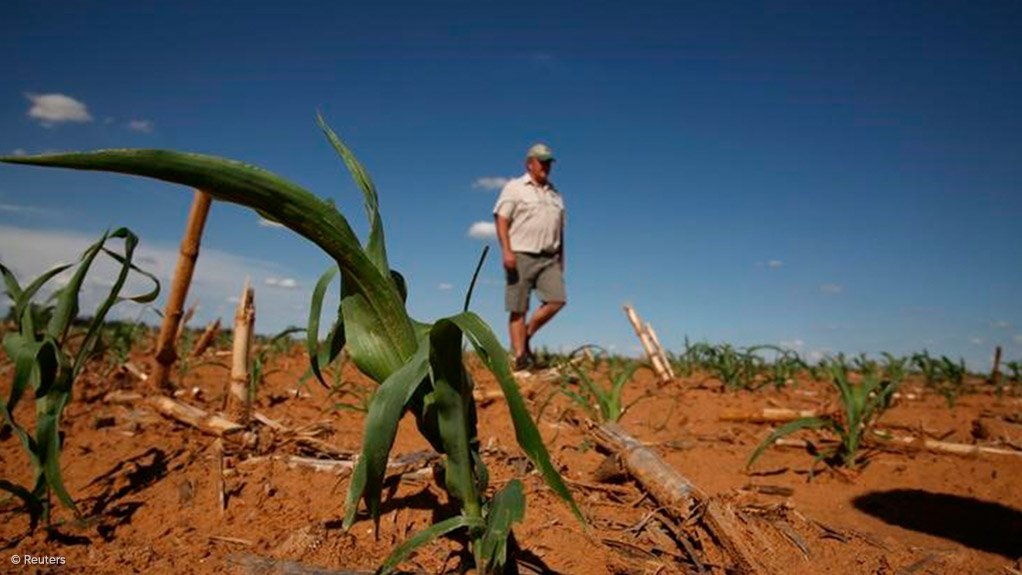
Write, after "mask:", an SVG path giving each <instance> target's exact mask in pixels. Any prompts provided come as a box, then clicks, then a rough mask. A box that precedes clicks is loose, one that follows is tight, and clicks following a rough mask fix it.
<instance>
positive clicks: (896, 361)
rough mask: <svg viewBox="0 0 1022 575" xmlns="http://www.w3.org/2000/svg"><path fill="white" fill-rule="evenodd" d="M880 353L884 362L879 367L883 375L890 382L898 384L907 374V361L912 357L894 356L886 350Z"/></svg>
mask: <svg viewBox="0 0 1022 575" xmlns="http://www.w3.org/2000/svg"><path fill="white" fill-rule="evenodd" d="M882 355H883V356H884V363H883V366H882V367H881V369H882V371H883V374H884V377H886V378H887V379H889V380H890V381H891V382H892V383H896V384H900V383H901V382H902V381H904V379H905V376H906V375H908V368H909V362H910V361H911V360H912V358H910V357H895V356H894V355H892V354H890V353H888V352H886V351H885V352H883V354H882Z"/></svg>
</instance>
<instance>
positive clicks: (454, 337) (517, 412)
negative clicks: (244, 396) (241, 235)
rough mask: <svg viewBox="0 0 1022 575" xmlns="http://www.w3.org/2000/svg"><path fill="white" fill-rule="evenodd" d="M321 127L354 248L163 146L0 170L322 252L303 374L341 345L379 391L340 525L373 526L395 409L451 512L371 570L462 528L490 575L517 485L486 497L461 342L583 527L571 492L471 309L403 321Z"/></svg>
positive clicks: (269, 191)
mask: <svg viewBox="0 0 1022 575" xmlns="http://www.w3.org/2000/svg"><path fill="white" fill-rule="evenodd" d="M317 119H318V123H319V126H320V128H321V129H322V130H323V132H324V133H325V135H326V137H327V139H328V140H329V142H330V143H331V145H332V146H333V148H334V149H335V150H336V152H337V153H338V155H339V156H340V157H341V159H342V160H343V161H344V163H345V164H346V166H347V168H348V171H349V172H350V173H351V175H352V176H353V178H354V180H355V182H356V184H357V185H358V187H359V188H360V189H361V191H362V193H363V198H364V206H365V211H366V215H367V217H368V220H369V230H370V231H369V237H368V238H367V241H366V243H365V245H364V246H363V245H362V243H361V242H360V241H359V239H358V238H357V236H356V235H355V233H354V232H353V231H352V229H351V227H350V226H349V224H348V221H347V220H346V219H345V217H344V216H343V215H342V214H341V213H340V212H339V211H338V210H337V209H336V207H335V206H334V205H333V203H332V202H328V201H325V200H322V199H319V198H317V197H316V196H314V195H313V194H312V193H310V192H308V191H306V190H305V189H303V188H301V187H299V186H297V185H295V184H293V183H291V182H289V181H286V180H284V179H283V178H280V177H278V176H276V175H275V174H272V173H270V172H268V171H266V170H263V169H261V168H257V167H254V166H251V165H248V164H244V163H241V162H237V161H233V160H227V159H223V158H218V157H213V156H207V155H201V154H192V153H182V152H176V151H169V150H137V149H136V150H105V151H97V152H88V153H73V154H57V155H48V156H35V157H23V156H19V157H7V158H3V160H4V161H6V162H11V163H20V164H32V165H37V166H54V167H63V168H74V169H83V170H100V171H109V172H121V173H126V174H133V175H139V176H147V177H151V178H156V179H160V180H164V181H168V182H172V183H177V184H182V185H184V186H189V187H191V188H196V189H201V190H203V191H205V192H207V193H209V194H211V195H212V196H213V197H214V198H216V199H218V200H221V201H227V202H232V203H236V204H240V205H243V206H247V207H249V208H252V209H254V210H256V211H257V212H258V213H259V214H260V215H262V216H263V217H264V218H266V219H269V220H271V221H276V222H278V223H280V224H282V225H284V226H286V227H288V228H289V229H291V230H292V231H294V232H296V233H298V234H300V235H301V236H303V237H305V238H306V239H308V240H310V241H312V242H313V243H314V244H316V245H317V246H319V247H320V248H321V249H323V250H324V251H325V252H326V253H327V254H328V255H329V256H330V257H331V258H333V259H334V261H335V262H336V264H337V266H336V267H335V268H331V269H330V270H328V272H327V273H325V274H324V275H323V277H322V278H320V281H319V282H318V283H317V285H316V288H315V289H314V292H313V305H312V313H310V316H309V326H308V339H307V342H308V350H309V357H310V362H311V368H312V371H313V373H314V374H315V375H316V377H317V379H319V380H320V381H322V374H321V372H320V366H326V365H327V364H329V363H330V360H331V359H332V358H333V357H335V356H336V355H337V353H339V352H340V350H341V348H342V347H345V348H346V349H347V352H348V354H349V356H350V358H351V360H352V361H353V362H354V364H355V365H356V366H357V367H358V368H359V369H360V370H361V371H362V372H363V373H365V374H366V375H367V376H369V377H370V378H371V379H373V380H374V381H375V382H377V383H378V384H379V386H378V387H377V389H376V392H375V394H374V395H373V398H372V400H371V401H370V404H369V412H368V414H367V415H366V421H365V433H364V436H363V440H362V453H361V456H360V457H359V459H358V463H357V465H356V468H355V471H354V472H353V474H352V477H351V483H350V487H349V490H348V494H347V498H346V501H345V506H346V507H345V516H344V525H345V527H350V526H351V525H352V524H353V523H354V522H355V519H356V512H357V510H358V504H359V502H360V501H363V502H364V503H365V505H366V508H367V509H368V511H369V514H370V516H371V517H372V519H373V521H374V523H375V524H376V525H377V526H378V524H379V518H380V502H381V495H382V490H383V480H384V473H385V471H386V464H387V458H388V456H389V454H390V451H391V448H392V446H393V443H394V439H395V436H396V434H397V427H398V422H399V421H400V419H401V417H402V415H403V414H404V413H405V412H406V411H410V412H411V413H412V414H413V415H414V417H415V421H416V424H417V427H418V430H419V431H420V433H422V435H423V436H424V437H425V438H426V440H428V441H429V443H430V444H431V445H432V446H433V448H434V449H436V450H437V451H438V452H440V453H442V454H443V455H444V473H443V483H444V487H445V488H446V490H447V492H448V494H449V495H450V496H451V498H452V499H453V500H455V501H457V502H458V504H459V505H460V506H461V514H460V515H457V516H455V517H451V518H448V519H445V520H443V521H440V522H439V523H437V524H435V525H433V526H431V527H429V528H427V529H426V530H424V531H423V532H421V533H419V534H417V535H415V536H413V537H412V538H411V539H409V540H408V541H407V542H405V543H404V544H402V545H400V546H398V548H397V549H395V550H394V551H393V553H392V555H391V557H390V558H389V559H388V560H387V561H386V562H385V563H384V565H382V566H381V568H380V570H381V571H382V572H389V571H391V570H393V569H394V568H395V567H396V565H397V564H398V563H399V562H400V561H401V560H403V559H404V558H405V557H406V556H407V554H408V553H410V552H411V551H412V550H413V549H414V548H415V547H417V546H418V545H421V544H423V543H426V542H428V541H430V540H432V539H433V538H435V537H438V536H441V535H445V534H447V533H450V532H452V531H455V530H459V529H462V530H466V531H467V532H468V536H469V537H468V539H469V546H470V548H471V551H472V554H473V556H474V558H475V562H476V568H477V569H478V570H479V571H482V572H488V573H492V572H500V571H502V570H503V569H504V567H505V565H507V547H508V541H509V539H510V533H511V525H512V524H513V523H514V522H516V521H518V520H519V519H521V517H522V515H523V513H524V505H525V501H524V495H523V494H522V488H521V484H520V483H519V482H518V481H511V482H509V483H508V484H507V485H505V486H504V488H503V489H501V490H499V491H498V492H497V493H496V494H495V495H494V496H493V498H492V499H490V500H489V501H487V500H486V499H485V498H484V495H483V494H484V493H485V491H486V489H487V484H488V474H487V471H486V466H485V465H484V463H483V460H482V457H481V455H480V450H479V440H478V437H477V435H476V407H475V403H474V402H473V399H472V387H473V382H472V379H471V377H470V375H469V373H468V372H467V370H466V369H465V366H464V364H463V363H462V347H461V344H462V338H463V337H464V338H467V339H468V341H469V342H470V343H471V345H472V346H473V347H474V349H475V351H476V354H477V355H478V357H479V358H480V360H482V362H483V363H484V364H485V365H486V367H487V368H488V369H489V370H490V371H492V372H493V373H494V375H495V376H496V378H497V381H498V382H499V383H500V386H501V388H502V390H503V392H504V395H505V397H506V398H507V405H508V408H509V411H510V414H511V419H512V422H513V424H514V427H515V436H516V439H517V440H518V444H519V445H520V446H521V448H522V450H523V451H524V452H525V454H526V455H527V456H528V457H529V458H530V459H531V460H532V462H533V463H534V464H535V466H536V468H537V469H538V470H539V471H540V473H541V475H542V477H543V478H544V480H545V481H546V483H547V484H548V485H549V486H550V487H551V488H552V489H553V490H554V491H555V492H556V493H557V494H558V495H559V496H560V497H561V498H562V499H563V500H564V501H565V502H567V504H568V505H569V506H570V508H571V510H572V512H573V513H574V514H575V516H576V517H577V518H578V519H579V521H583V519H582V515H581V512H580V511H579V510H578V507H577V506H576V505H575V503H574V501H573V499H572V497H571V494H570V492H569V491H568V489H567V487H566V486H565V484H564V482H563V480H562V479H561V476H560V474H559V473H558V472H557V470H556V469H555V467H554V466H553V464H552V463H551V461H550V456H549V454H548V452H547V450H546V447H545V446H544V444H543V441H542V438H541V437H540V435H539V431H538V430H537V428H536V425H535V423H534V422H533V421H532V418H531V417H530V415H529V413H528V411H527V409H526V406H525V402H524V400H523V399H522V396H521V394H520V392H519V390H518V387H517V385H516V384H515V381H514V378H513V376H512V374H511V369H510V366H509V365H508V358H507V353H506V352H505V350H504V349H503V347H502V346H501V344H500V342H499V341H498V340H497V338H496V337H495V336H494V334H493V332H492V331H491V330H490V328H489V327H488V326H487V325H486V324H485V323H484V322H483V321H482V320H481V319H480V318H479V317H478V316H477V315H475V314H474V313H472V312H468V311H466V312H462V313H460V314H457V315H454V316H451V317H448V318H444V319H441V320H439V321H437V322H435V323H433V324H427V323H421V322H418V321H415V320H413V319H412V318H411V317H409V315H408V312H407V311H406V309H405V303H404V300H405V295H406V293H407V291H406V290H407V287H406V284H405V280H404V278H403V277H402V276H401V275H400V274H399V273H397V272H396V271H394V270H391V269H390V266H389V264H388V260H387V250H386V245H385V241H384V229H383V223H382V219H381V217H380V213H379V203H378V197H377V193H376V188H375V186H374V185H373V183H372V180H371V179H370V177H369V174H368V173H367V172H366V170H365V169H364V168H363V167H362V165H361V164H360V163H359V162H358V160H357V159H356V158H355V156H354V155H353V154H352V153H351V151H350V150H349V149H348V148H347V147H346V146H345V145H344V143H343V142H341V140H340V139H339V138H338V137H337V135H336V134H335V133H334V132H333V130H331V129H330V128H329V127H328V126H327V125H326V123H325V122H324V121H323V119H322V117H321V116H320V117H318V118H317ZM338 271H339V272H340V276H341V282H340V284H341V302H340V306H339V307H340V309H339V312H338V317H337V320H336V321H335V322H334V324H333V326H332V328H331V329H330V330H329V331H328V332H327V335H326V338H325V339H324V341H323V343H322V344H320V342H319V313H318V312H319V309H320V307H321V305H322V300H323V295H324V293H325V292H326V290H327V288H328V287H329V284H330V282H331V280H332V278H333V277H334V276H335V275H336V273H337V272H338Z"/></svg>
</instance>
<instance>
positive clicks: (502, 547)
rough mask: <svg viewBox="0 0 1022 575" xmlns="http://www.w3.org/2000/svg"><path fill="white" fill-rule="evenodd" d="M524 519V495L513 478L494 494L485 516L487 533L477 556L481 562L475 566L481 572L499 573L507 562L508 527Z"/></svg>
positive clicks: (509, 528)
mask: <svg viewBox="0 0 1022 575" xmlns="http://www.w3.org/2000/svg"><path fill="white" fill-rule="evenodd" d="M524 517H525V494H524V493H523V492H522V482H521V481H518V480H517V479H512V480H511V481H509V482H508V483H507V485H505V486H504V488H503V489H501V490H500V491H498V492H496V493H494V494H493V500H492V501H491V502H490V510H489V513H487V515H486V531H485V532H484V533H483V537H482V541H481V543H480V545H479V550H478V552H477V553H476V555H477V556H478V557H480V558H481V559H482V560H481V561H479V563H481V565H478V567H479V568H480V570H481V571H482V572H484V573H501V572H502V570H503V567H504V565H505V564H506V563H507V544H508V540H509V539H510V537H511V526H512V525H513V524H515V523H518V522H519V521H521V520H522V518H524Z"/></svg>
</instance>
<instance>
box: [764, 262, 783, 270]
mask: <svg viewBox="0 0 1022 575" xmlns="http://www.w3.org/2000/svg"><path fill="white" fill-rule="evenodd" d="M783 265H784V262H782V261H781V260H770V261H768V262H767V267H768V268H770V269H772V270H775V269H777V268H779V267H781V266H783Z"/></svg>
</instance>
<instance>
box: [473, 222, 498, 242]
mask: <svg viewBox="0 0 1022 575" xmlns="http://www.w3.org/2000/svg"><path fill="white" fill-rule="evenodd" d="M468 237H470V238H475V239H477V240H489V239H494V238H496V237H497V224H495V223H493V222H476V223H474V224H472V225H471V226H469V228H468Z"/></svg>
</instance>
